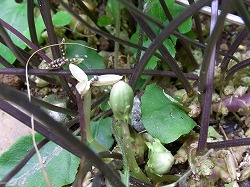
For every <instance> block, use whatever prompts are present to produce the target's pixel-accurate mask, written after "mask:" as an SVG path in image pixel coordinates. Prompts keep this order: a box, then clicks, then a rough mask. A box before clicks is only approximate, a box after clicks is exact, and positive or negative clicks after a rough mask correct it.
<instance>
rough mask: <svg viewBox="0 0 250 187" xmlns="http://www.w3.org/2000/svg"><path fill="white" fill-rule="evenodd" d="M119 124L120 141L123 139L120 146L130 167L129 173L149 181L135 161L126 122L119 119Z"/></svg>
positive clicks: (146, 181)
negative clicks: (120, 130) (120, 131)
mask: <svg viewBox="0 0 250 187" xmlns="http://www.w3.org/2000/svg"><path fill="white" fill-rule="evenodd" d="M120 124H121V129H122V141H123V142H122V148H123V151H124V153H125V156H126V158H127V160H128V166H129V168H130V171H131V175H132V176H134V177H135V178H137V179H139V180H141V181H143V182H145V183H149V179H148V178H147V177H146V175H145V174H144V173H143V172H142V170H141V168H140V167H139V166H138V164H137V162H136V159H135V153H134V150H133V147H132V144H131V141H130V131H129V126H128V123H125V122H124V121H120Z"/></svg>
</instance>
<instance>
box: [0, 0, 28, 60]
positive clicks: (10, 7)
mask: <svg viewBox="0 0 250 187" xmlns="http://www.w3.org/2000/svg"><path fill="white" fill-rule="evenodd" d="M1 7H2V9H1V11H0V18H1V19H3V20H4V21H5V22H7V23H8V24H10V25H11V26H12V27H14V28H15V29H17V30H18V31H19V32H21V33H24V32H26V31H28V23H27V3H16V2H15V1H9V0H1ZM3 7H4V8H3ZM6 31H7V33H8V34H9V36H10V38H11V39H12V41H13V42H14V43H15V44H16V45H17V46H18V47H20V48H22V49H24V48H25V47H26V44H25V43H24V42H23V41H22V40H20V39H19V38H18V37H17V36H16V35H14V34H12V33H11V32H10V31H8V30H6ZM0 51H1V56H2V57H3V58H4V59H6V60H8V62H10V63H11V64H13V62H14V61H15V59H16V58H15V56H14V55H13V53H12V52H11V51H10V50H6V47H4V46H3V45H0ZM3 51H5V52H3Z"/></svg>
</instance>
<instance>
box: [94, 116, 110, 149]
mask: <svg viewBox="0 0 250 187" xmlns="http://www.w3.org/2000/svg"><path fill="white" fill-rule="evenodd" d="M111 123H112V120H111V118H105V119H100V120H98V121H95V122H93V121H91V131H92V134H93V137H94V138H95V140H96V141H97V142H98V143H99V144H101V145H102V146H103V147H105V148H107V149H110V148H111V147H112V145H113V144H114V138H113V133H112V128H111Z"/></svg>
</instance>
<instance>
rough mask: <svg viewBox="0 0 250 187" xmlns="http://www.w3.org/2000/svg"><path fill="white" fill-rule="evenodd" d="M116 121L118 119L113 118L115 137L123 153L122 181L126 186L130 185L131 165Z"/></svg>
mask: <svg viewBox="0 0 250 187" xmlns="http://www.w3.org/2000/svg"><path fill="white" fill-rule="evenodd" d="M115 121H116V120H113V122H112V130H113V135H114V137H115V140H116V142H117V145H118V147H119V148H120V150H121V153H122V160H123V171H124V174H123V176H122V182H123V183H124V184H125V185H126V187H129V165H128V159H127V157H126V154H125V152H124V149H123V144H122V137H121V129H120V126H118V124H117V123H115Z"/></svg>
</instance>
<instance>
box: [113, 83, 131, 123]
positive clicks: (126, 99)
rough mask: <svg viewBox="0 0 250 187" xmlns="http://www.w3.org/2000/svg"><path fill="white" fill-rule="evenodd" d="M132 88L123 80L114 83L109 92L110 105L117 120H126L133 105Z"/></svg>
mask: <svg viewBox="0 0 250 187" xmlns="http://www.w3.org/2000/svg"><path fill="white" fill-rule="evenodd" d="M133 99H134V92H133V89H132V88H131V87H130V86H129V85H128V84H127V83H125V82H124V81H119V82H117V83H115V84H114V86H113V87H112V89H111V92H110V106H111V109H112V111H113V113H114V116H115V118H116V119H117V120H123V121H125V122H128V121H129V119H130V114H131V110H132V107H133Z"/></svg>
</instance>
